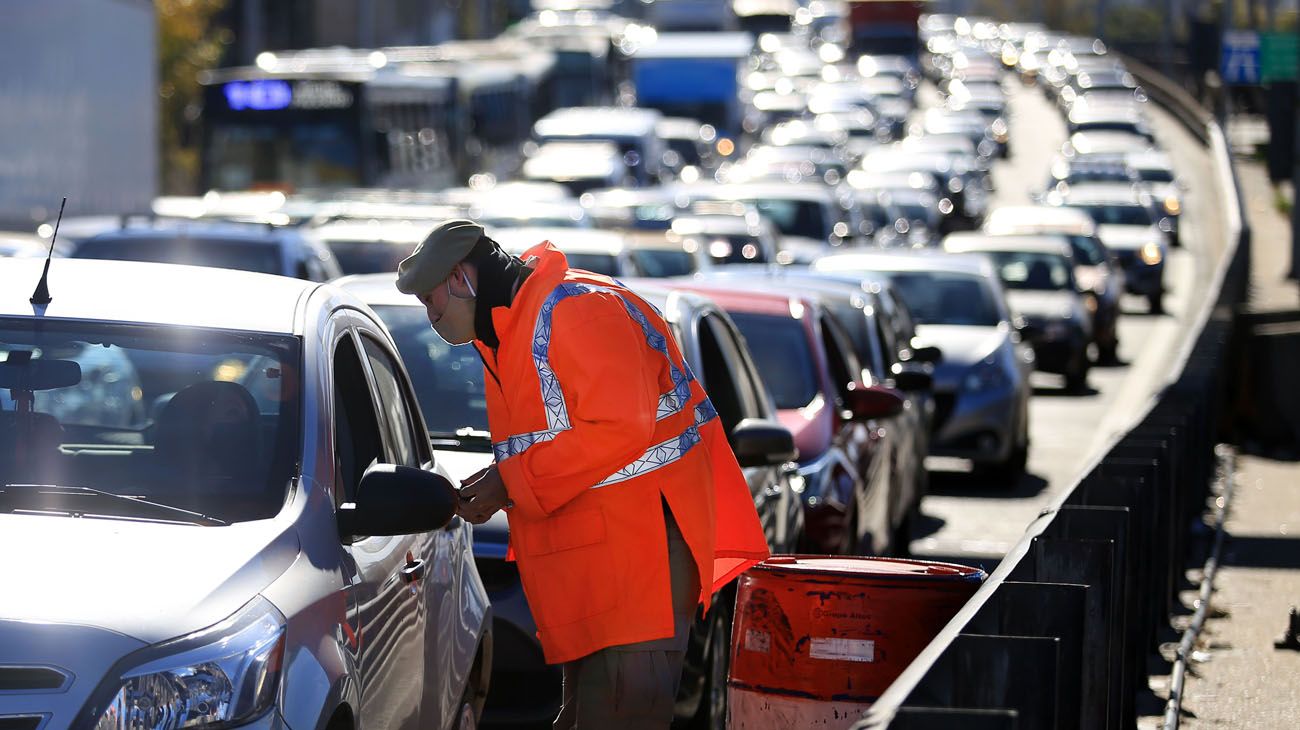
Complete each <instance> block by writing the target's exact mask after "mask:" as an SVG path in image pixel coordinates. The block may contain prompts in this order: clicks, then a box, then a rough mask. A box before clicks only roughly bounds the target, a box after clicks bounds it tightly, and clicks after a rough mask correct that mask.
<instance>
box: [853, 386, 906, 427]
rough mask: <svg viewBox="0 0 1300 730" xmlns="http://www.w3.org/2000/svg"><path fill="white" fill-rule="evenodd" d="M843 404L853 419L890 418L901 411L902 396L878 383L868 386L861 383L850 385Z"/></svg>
mask: <svg viewBox="0 0 1300 730" xmlns="http://www.w3.org/2000/svg"><path fill="white" fill-rule="evenodd" d="M845 405H847V406H848V409H849V412H850V413H851V414H852V416H853V419H854V420H855V421H868V420H871V419H873V418H890V417H891V416H897V415H898V414H899V413H902V412H903V398H902V396H901V395H899V393H898V391H896V390H894V389H893V388H886V387H884V386H880V385H874V386H872V387H870V388H868V387H867V386H865V385H863V384H862V383H854V384H852V385H850V386H849V392H848V403H846V404H845Z"/></svg>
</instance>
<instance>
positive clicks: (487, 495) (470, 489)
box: [456, 464, 511, 525]
mask: <svg viewBox="0 0 1300 730" xmlns="http://www.w3.org/2000/svg"><path fill="white" fill-rule="evenodd" d="M510 505H511V502H510V495H509V494H508V493H507V492H506V483H505V482H504V481H502V480H501V473H500V472H498V471H497V467H496V464H493V465H492V466H489V467H488V468H486V469H483V470H482V471H479V472H478V473H477V474H474V475H473V476H471V477H470V478H469V479H467V480H465V486H464V487H462V488H461V490H460V503H459V504H458V505H457V507H456V514H458V515H460V516H461V518H462V519H464V520H466V521H468V522H469V523H470V524H473V525H481V524H483V523H484V522H487V521H488V519H489V518H491V517H492V515H494V514H496V512H497V510H499V509H502V508H505V507H508V506H510Z"/></svg>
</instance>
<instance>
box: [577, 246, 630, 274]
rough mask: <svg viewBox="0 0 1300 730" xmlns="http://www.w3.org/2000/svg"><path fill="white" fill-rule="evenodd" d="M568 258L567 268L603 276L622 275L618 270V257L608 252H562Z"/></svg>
mask: <svg viewBox="0 0 1300 730" xmlns="http://www.w3.org/2000/svg"><path fill="white" fill-rule="evenodd" d="M564 257H565V258H566V259H568V260H569V268H573V269H582V270H583V271H590V272H591V273H593V274H601V275H604V276H623V275H624V274H623V272H621V271H619V265H618V257H617V256H615V255H614V254H610V253H569V252H568V251H565V252H564Z"/></svg>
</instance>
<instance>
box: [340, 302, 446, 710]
mask: <svg viewBox="0 0 1300 730" xmlns="http://www.w3.org/2000/svg"><path fill="white" fill-rule="evenodd" d="M343 319H344V320H345V321H346V325H347V326H346V327H345V328H344V329H343V333H342V336H341V337H340V338H339V339H337V340H336V341H335V344H334V351H333V354H332V362H331V389H332V391H333V392H332V393H331V396H332V398H333V400H334V409H333V412H334V424H333V426H334V463H335V470H334V471H335V485H334V487H335V495H336V497H335V499H336V500H337V501H338V502H348V501H352V500H353V499H355V497H356V493H357V486H358V484H359V483H360V480H361V476H362V474H364V473H365V470H366V469H367V468H368V467H369V466H371V465H372V464H376V463H393V462H394V461H395V459H396V456H395V454H396V451H397V449H396V448H395V447H394V445H393V444H392V443H391V441H392V439H391V436H389V435H388V434H386V433H385V431H386V430H387V421H386V419H385V417H384V415H383V413H382V412H381V411H380V409H379V408H378V399H377V397H376V391H377V389H376V387H375V385H374V381H373V379H372V378H371V376H370V374H369V373H370V368H369V366H368V364H367V362H366V358H365V356H364V355H363V354H362V353H363V352H364V350H363V348H362V347H361V346H360V344H359V340H358V336H357V334H356V331H355V327H356V324H357V318H356V315H355V314H350V313H348V314H345V315H343ZM423 543H424V541H423V540H422V539H421V538H420V536H412V535H399V536H393V537H366V536H361V537H355V538H352V539H351V542H350V543H349V544H345V545H344V546H343V551H344V560H343V565H344V579H345V580H346V581H347V586H346V588H345V592H346V594H347V606H348V617H347V626H346V627H345V628H344V632H345V633H346V634H348V637H347V639H348V643H349V644H350V645H351V646H352V647H353V651H354V653H355V660H356V665H357V667H358V672H359V675H360V676H359V677H358V679H359V682H358V684H359V695H360V698H361V707H360V712H359V713H358V715H359V717H358V722H357V724H358V726H359V727H361V728H402V729H406V728H411V729H414V728H419V727H421V722H422V718H421V715H420V710H421V707H420V706H421V702H422V698H423V694H424V683H425V673H424V666H425V658H424V651H423V644H424V641H423V639H424V632H425V625H426V622H425V615H426V611H425V604H424V594H423V593H422V592H421V590H420V582H421V580H422V578H421V576H420V575H419V573H420V570H419V569H420V568H421V567H422V566H421V565H420V563H419V561H420V560H424V561H425V563H424V566H423V567H424V568H425V571H426V572H427V566H428V563H429V557H430V556H428V555H426V554H425V550H424V547H423Z"/></svg>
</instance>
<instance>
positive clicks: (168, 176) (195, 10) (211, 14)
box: [155, 0, 234, 193]
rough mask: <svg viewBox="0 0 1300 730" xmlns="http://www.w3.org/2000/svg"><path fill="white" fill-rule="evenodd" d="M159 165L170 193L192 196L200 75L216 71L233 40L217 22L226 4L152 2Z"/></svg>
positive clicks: (192, 0) (215, 1)
mask: <svg viewBox="0 0 1300 730" xmlns="http://www.w3.org/2000/svg"><path fill="white" fill-rule="evenodd" d="M155 7H156V8H157V11H158V13H157V17H158V95H159V96H160V97H161V99H160V103H159V114H160V115H161V119H160V120H159V121H160V124H159V135H160V137H161V139H160V143H161V145H162V154H161V155H160V156H159V160H160V163H161V164H162V170H161V174H160V176H159V179H160V180H162V185H163V190H164V191H165V192H169V193H186V192H194V188H195V185H196V183H197V180H198V167H199V153H198V134H197V131H198V123H199V115H200V114H201V111H202V101H203V97H202V90H201V87H200V86H199V81H198V78H199V74H200V73H201V72H203V71H206V70H208V69H211V68H215V67H216V66H217V64H218V63H219V62H220V60H221V57H222V55H223V54H224V53H225V49H226V46H227V45H229V44H230V43H231V42H232V41H233V40H234V36H233V34H232V33H231V32H230V30H229V29H228V28H225V27H221V26H220V25H218V23H217V21H218V18H219V16H220V14H221V12H222V11H223V10H224V9H225V7H226V0H155Z"/></svg>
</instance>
